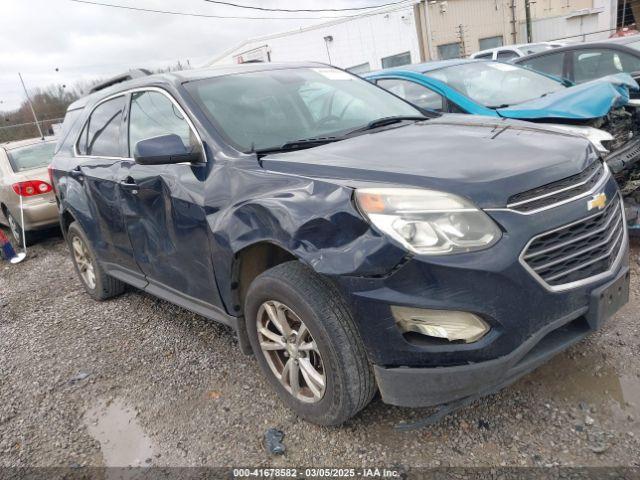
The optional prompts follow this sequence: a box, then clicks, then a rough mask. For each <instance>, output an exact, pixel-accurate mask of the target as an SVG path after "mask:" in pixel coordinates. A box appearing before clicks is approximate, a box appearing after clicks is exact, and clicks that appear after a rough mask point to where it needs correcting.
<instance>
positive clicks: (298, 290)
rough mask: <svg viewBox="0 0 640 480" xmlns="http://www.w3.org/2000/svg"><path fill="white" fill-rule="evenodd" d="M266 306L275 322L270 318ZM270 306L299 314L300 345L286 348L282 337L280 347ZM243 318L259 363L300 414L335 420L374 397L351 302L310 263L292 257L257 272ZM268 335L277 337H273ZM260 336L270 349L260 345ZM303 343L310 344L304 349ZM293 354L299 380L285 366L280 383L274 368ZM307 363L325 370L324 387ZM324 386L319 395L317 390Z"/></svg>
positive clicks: (340, 420) (321, 420) (293, 317)
mask: <svg viewBox="0 0 640 480" xmlns="http://www.w3.org/2000/svg"><path fill="white" fill-rule="evenodd" d="M270 312H271V313H272V314H275V315H276V318H278V319H279V320H278V322H273V321H271V320H270V319H271V318H273V317H272V315H270V314H269V313H270ZM274 312H284V315H285V317H286V318H288V319H291V322H289V323H290V325H291V324H293V325H295V324H296V322H297V320H300V321H301V322H302V324H303V325H300V326H298V327H297V329H298V330H297V333H298V334H299V335H304V336H305V338H304V339H300V337H298V336H297V335H293V337H296V338H298V341H299V342H300V343H299V345H300V351H298V350H297V349H295V351H289V350H288V349H289V348H291V345H292V343H295V342H291V341H290V342H289V343H286V345H287V346H286V348H284V349H283V348H281V345H282V342H283V341H284V336H280V337H278V333H277V332H279V329H278V328H277V325H276V323H280V322H281V318H280V317H279V316H278V314H276V313H274ZM245 319H246V322H247V332H248V335H249V340H250V342H251V346H252V348H253V352H254V353H255V356H256V359H257V361H258V364H259V365H260V368H261V369H262V371H263V372H264V374H265V376H266V377H267V380H268V381H269V383H270V384H271V386H272V387H273V389H274V390H275V391H276V392H277V394H278V395H279V396H280V398H281V399H282V400H283V401H284V403H285V404H286V405H287V406H289V407H290V408H291V409H292V410H293V411H294V412H295V413H296V414H297V415H298V416H300V417H302V418H304V419H305V420H308V421H310V422H313V423H316V424H319V425H338V424H341V423H343V422H345V421H346V420H348V419H349V418H351V417H352V416H354V415H355V414H356V413H358V412H359V411H360V410H362V409H363V408H364V407H366V406H367V405H368V404H369V402H370V401H371V399H372V398H373V396H374V394H375V392H376V385H375V379H374V376H373V371H372V368H371V365H370V364H369V362H368V359H367V355H366V352H365V349H364V345H363V344H362V340H361V339H360V335H359V333H358V330H357V328H356V325H355V323H354V321H353V318H352V317H351V313H350V311H349V308H348V307H347V305H346V303H345V302H344V300H343V299H342V297H341V295H340V293H339V292H338V290H337V289H336V288H335V286H333V285H332V284H330V283H329V282H328V281H326V280H325V279H323V278H322V277H321V276H319V275H318V274H316V273H315V272H314V271H313V270H311V269H310V268H309V267H307V266H305V265H303V264H302V263H300V262H297V261H293V262H287V263H283V264H280V265H278V266H276V267H273V268H271V269H270V270H267V271H266V272H264V273H262V274H261V275H259V276H258V277H257V278H256V279H255V280H254V281H253V282H252V283H251V285H250V287H249V290H248V292H247V295H246V300H245ZM259 322H261V323H260V325H261V330H260V331H261V332H264V330H265V328H266V329H267V330H269V332H267V333H268V335H269V336H268V337H267V336H265V335H264V334H263V333H258V332H259V330H258V323H259ZM265 325H266V327H265ZM303 326H306V329H305V328H303ZM303 331H304V334H303V333H302V332H303ZM273 332H276V333H275V336H273ZM309 335H310V336H309ZM271 338H276V341H274V342H272V341H271ZM261 341H262V342H263V344H264V345H265V346H266V345H270V346H271V347H272V348H273V350H266V351H265V350H263V347H262V346H261ZM310 346H313V347H315V349H311V347H310ZM303 347H306V348H308V350H307V351H303V350H302V349H303ZM265 348H266V347H265ZM294 358H296V359H297V360H295V361H294V362H293V363H294V364H295V365H298V367H291V368H293V369H296V368H297V369H298V371H299V373H298V374H297V377H298V380H299V382H293V381H292V380H291V376H290V375H289V374H288V372H289V370H287V375H282V377H283V378H285V381H284V383H283V382H281V380H280V379H279V378H278V376H277V375H278V373H277V371H276V370H278V369H279V368H281V367H282V368H283V369H285V368H286V363H285V362H289V361H290V360H293V359H294ZM310 364H311V365H312V366H313V365H315V366H319V367H318V368H315V372H316V374H320V375H321V376H324V387H321V386H320V385H321V384H320V383H316V382H315V381H310V380H309V378H311V379H315V378H316V377H317V375H315V376H314V375H309V365H310ZM283 365H284V366H283ZM305 365H306V368H303V367H304V366H305ZM274 368H275V370H274ZM283 372H284V370H283ZM292 375H293V373H292ZM305 375H306V376H305ZM286 379H288V382H289V385H293V384H297V385H298V387H297V388H298V389H299V392H298V396H295V395H294V394H293V387H291V386H287V385H286V383H287V380H286ZM322 388H323V393H322V395H321V396H319V395H317V394H318V390H320V389H322ZM305 395H306V397H305ZM311 397H313V398H311ZM301 398H302V399H301Z"/></svg>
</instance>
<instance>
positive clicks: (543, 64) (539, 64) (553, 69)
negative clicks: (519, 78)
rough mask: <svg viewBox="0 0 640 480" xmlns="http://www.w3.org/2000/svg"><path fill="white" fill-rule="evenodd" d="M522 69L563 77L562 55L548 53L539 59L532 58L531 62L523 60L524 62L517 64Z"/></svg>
mask: <svg viewBox="0 0 640 480" xmlns="http://www.w3.org/2000/svg"><path fill="white" fill-rule="evenodd" d="M518 64H519V65H522V66H523V67H527V68H530V69H531V70H537V71H539V72H543V73H546V74H548V75H555V76H556V77H563V76H564V69H563V64H564V53H562V52H560V53H549V54H547V55H543V56H541V57H537V58H532V59H531V60H525V61H524V62H518Z"/></svg>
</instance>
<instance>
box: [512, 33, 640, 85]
mask: <svg viewBox="0 0 640 480" xmlns="http://www.w3.org/2000/svg"><path fill="white" fill-rule="evenodd" d="M637 42H638V39H637V38H634V37H626V38H618V39H611V40H607V41H602V42H589V43H576V44H572V45H568V46H565V47H562V48H557V49H554V50H553V51H547V52H541V53H534V54H533V55H527V56H526V57H522V58H518V59H515V60H513V63H514V64H516V65H520V66H523V67H527V68H529V69H531V70H536V71H538V72H544V73H546V74H549V75H555V76H557V77H562V78H565V79H567V80H570V81H571V82H573V83H584V82H589V81H591V80H595V79H598V78H602V77H606V76H608V75H614V74H617V73H628V74H630V75H631V76H632V77H634V78H636V79H637V78H638V75H640V51H638V49H637V48H633V47H634V46H637Z"/></svg>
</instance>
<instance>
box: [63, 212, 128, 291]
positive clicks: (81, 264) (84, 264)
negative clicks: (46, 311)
mask: <svg viewBox="0 0 640 480" xmlns="http://www.w3.org/2000/svg"><path fill="white" fill-rule="evenodd" d="M67 241H68V243H69V249H70V251H71V259H72V260H73V266H74V267H75V270H76V273H77V274H78V277H79V278H80V282H81V283H82V286H83V287H84V289H85V290H86V291H87V293H88V294H89V295H90V296H91V297H92V298H93V299H94V300H99V301H102V300H107V299H109V298H113V297H116V296H118V295H120V294H121V293H123V292H124V290H125V288H126V285H125V284H124V283H123V282H121V281H120V280H117V279H115V278H113V277H111V276H109V275H107V274H106V273H105V272H104V269H103V268H102V267H101V266H100V264H99V263H98V261H97V259H96V255H95V252H94V251H93V248H92V247H91V243H90V242H89V240H88V239H87V236H86V235H85V233H84V231H83V230H82V228H80V225H79V224H78V223H77V222H73V223H72V224H71V225H69V230H68V232H67ZM79 245H82V246H83V248H84V252H83V256H82V258H81V256H80V255H79V254H78V251H77V249H78V246H79ZM89 268H91V269H93V275H88V274H87V272H88V269H89ZM91 277H93V282H92V281H91Z"/></svg>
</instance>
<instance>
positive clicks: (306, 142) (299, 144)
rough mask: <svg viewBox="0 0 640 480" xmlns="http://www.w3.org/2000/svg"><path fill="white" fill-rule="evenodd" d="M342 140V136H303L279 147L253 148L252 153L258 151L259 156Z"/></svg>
mask: <svg viewBox="0 0 640 480" xmlns="http://www.w3.org/2000/svg"><path fill="white" fill-rule="evenodd" d="M338 140H342V138H341V137H317V138H303V139H301V140H292V141H290V142H286V143H284V144H282V145H280V146H279V147H268V148H260V149H257V150H252V153H257V154H258V155H259V156H262V155H268V154H270V153H278V152H287V151H293V150H303V149H305V148H313V147H318V146H320V145H324V144H326V143H331V142H336V141H338Z"/></svg>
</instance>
